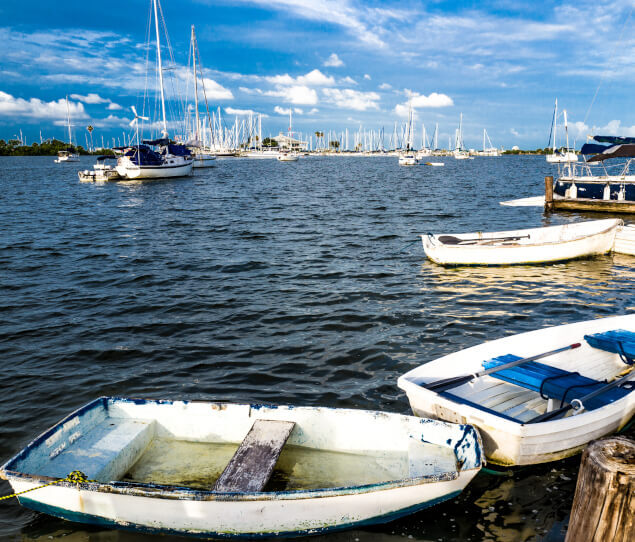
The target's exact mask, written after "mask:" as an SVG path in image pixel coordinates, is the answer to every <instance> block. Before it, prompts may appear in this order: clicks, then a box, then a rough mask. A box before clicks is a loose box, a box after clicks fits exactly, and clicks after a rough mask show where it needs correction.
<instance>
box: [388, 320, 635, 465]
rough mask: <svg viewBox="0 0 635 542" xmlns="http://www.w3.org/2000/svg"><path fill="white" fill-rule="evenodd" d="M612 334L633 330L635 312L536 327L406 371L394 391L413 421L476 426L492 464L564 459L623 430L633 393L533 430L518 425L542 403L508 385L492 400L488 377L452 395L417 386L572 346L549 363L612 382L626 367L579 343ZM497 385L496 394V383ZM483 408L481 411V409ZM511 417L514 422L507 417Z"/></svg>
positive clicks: (634, 406)
mask: <svg viewBox="0 0 635 542" xmlns="http://www.w3.org/2000/svg"><path fill="white" fill-rule="evenodd" d="M618 328H619V329H626V330H631V331H635V314H633V315H627V316H619V317H612V318H603V319H599V320H591V321H586V322H579V323H575V324H568V325H563V326H557V327H553V328H546V329H540V330H537V331H531V332H528V333H522V334H519V335H513V336H510V337H505V338H502V339H498V340H495V341H491V342H487V343H484V344H480V345H478V346H474V347H472V348H467V349H465V350H462V351H460V352H456V353H454V354H450V355H448V356H444V357H442V358H439V359H436V360H433V361H431V362H429V363H427V364H425V365H421V366H419V367H417V368H415V369H413V370H412V371H409V372H408V373H406V374H404V375H402V376H401V377H400V378H399V380H398V386H399V387H400V388H401V389H402V390H404V391H405V392H406V394H407V395H408V400H409V401H410V406H411V407H412V410H413V412H414V413H415V414H416V415H418V416H425V417H431V418H437V419H443V420H446V421H450V422H454V423H464V424H465V423H467V424H473V425H475V426H476V427H478V429H479V432H480V434H481V437H482V439H483V446H484V448H485V454H486V456H487V458H488V460H489V461H490V462H492V463H495V464H499V465H532V464H536V463H545V462H549V461H555V460H558V459H563V458H565V457H569V456H571V455H575V454H576V453H578V452H580V451H581V450H582V449H583V448H584V446H586V444H588V442H589V441H591V440H593V439H596V438H599V437H602V436H604V435H609V434H611V433H614V432H616V431H618V430H619V429H621V428H622V427H624V426H625V425H626V424H627V423H628V421H629V420H630V419H631V418H632V416H633V414H634V413H635V393H630V394H629V395H627V396H626V397H625V398H623V399H620V400H619V401H616V402H614V403H611V404H608V405H606V406H603V407H602V408H598V409H595V410H589V411H585V412H582V413H581V414H577V415H575V416H569V417H565V418H562V419H556V420H552V421H547V422H542V423H535V424H532V423H522V421H523V419H525V420H526V421H528V420H529V419H531V417H534V416H536V415H540V414H542V413H544V411H545V403H546V401H544V400H543V399H541V398H540V396H539V395H538V394H535V393H534V392H530V391H523V390H513V389H511V388H509V387H508V388H506V389H505V391H496V392H495V393H496V394H498V395H495V393H492V392H491V391H489V393H488V387H489V386H492V387H491V388H489V389H490V390H491V389H494V388H493V386H494V384H495V383H494V380H495V379H493V378H492V377H491V376H485V377H482V378H479V379H477V380H474V381H472V382H471V383H469V384H465V385H464V386H461V387H460V388H456V390H450V391H451V393H452V395H454V396H455V397H450V396H447V395H444V394H443V393H441V394H438V393H436V392H434V391H430V390H428V389H426V388H424V387H422V386H421V385H419V383H420V382H433V381H436V380H439V379H443V378H448V377H452V376H458V375H463V374H471V373H473V372H476V371H478V370H482V369H483V367H482V366H481V362H482V361H484V360H487V359H491V358H493V357H495V356H499V355H504V354H509V353H516V354H517V355H521V354H522V356H523V357H524V356H531V355H534V354H536V353H540V352H544V351H550V350H552V349H555V348H558V347H561V346H562V345H565V344H567V343H568V342H569V343H571V342H577V341H581V342H582V346H581V347H580V348H578V349H576V350H570V351H568V352H563V353H561V354H557V355H556V356H553V357H552V359H553V365H554V366H559V367H562V368H569V369H570V370H575V371H579V372H580V373H581V374H583V375H586V376H589V377H591V378H594V379H596V380H604V379H606V378H612V377H615V376H616V375H618V374H619V373H620V371H622V370H624V368H625V367H626V366H625V365H624V364H623V363H622V362H621V361H620V360H619V358H618V356H617V355H616V354H610V353H606V352H602V351H599V350H597V349H594V348H592V347H591V346H589V345H588V344H586V343H584V341H582V338H583V336H584V335H585V334H591V333H598V332H602V331H608V330H612V329H618ZM550 363H552V362H551V361H550ZM569 369H568V370H569ZM497 385H498V388H497V390H500V388H501V387H502V386H501V384H500V383H498V384H497ZM457 397H458V398H457ZM477 401H478V402H479V403H478V404H477ZM514 403H516V404H515V405H514ZM485 404H487V408H483V405H485ZM505 406H509V410H505V409H504V407H505ZM512 412H514V415H515V416H516V418H517V419H516V420H514V419H511V418H509V417H508V416H507V414H511V413H512ZM519 419H520V421H519Z"/></svg>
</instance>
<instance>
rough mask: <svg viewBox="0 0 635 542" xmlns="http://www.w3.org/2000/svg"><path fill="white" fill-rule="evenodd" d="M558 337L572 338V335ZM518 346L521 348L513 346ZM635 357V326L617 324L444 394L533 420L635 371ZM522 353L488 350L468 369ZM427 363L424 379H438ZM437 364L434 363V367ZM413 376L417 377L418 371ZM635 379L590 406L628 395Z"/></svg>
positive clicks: (499, 413)
mask: <svg viewBox="0 0 635 542" xmlns="http://www.w3.org/2000/svg"><path fill="white" fill-rule="evenodd" d="M579 338H580V339H581V338H582V337H579ZM568 339H569V340H571V339H572V337H568ZM558 340H560V341H561V344H562V343H563V342H564V343H565V344H566V341H567V337H561V338H559V339H558ZM554 348H555V346H554ZM512 349H513V350H516V351H518V350H517V348H515V347H513V346H512V347H511V348H510V350H512ZM541 349H544V350H545V351H549V350H550V345H546V346H541ZM458 354H462V353H458ZM634 358H635V333H634V332H632V331H627V330H623V329H615V330H608V331H604V332H600V333H595V334H587V335H584V339H583V342H582V344H581V346H580V348H577V349H574V350H568V351H565V352H561V353H559V354H554V355H553V356H549V357H548V358H545V359H541V360H540V361H530V362H527V363H523V364H521V365H518V366H516V367H512V368H509V369H503V370H501V371H499V372H496V373H492V374H489V375H485V376H482V377H480V378H476V379H473V380H471V381H470V382H468V383H465V384H462V385H461V386H457V387H455V388H452V389H448V390H446V391H442V392H440V395H442V396H444V397H447V398H448V399H450V400H452V401H454V402H458V403H461V404H466V405H469V406H473V407H475V408H477V409H479V410H481V411H485V412H489V413H491V414H494V415H496V416H499V417H502V418H505V419H508V420H510V421H514V422H519V423H531V422H532V421H534V420H535V419H536V418H538V417H539V416H541V415H543V414H545V413H547V412H551V411H553V410H555V409H558V408H561V407H563V406H565V405H569V404H571V401H573V400H574V399H580V398H582V397H584V396H586V395H588V394H591V393H592V392H594V391H597V390H599V389H600V388H603V387H604V386H605V385H606V384H607V382H610V381H611V380H614V379H615V378H617V377H620V376H622V375H625V374H628V373H630V371H631V370H632V369H633V360H634ZM520 359H522V357H521V356H519V355H514V354H505V355H498V356H491V357H486V356H484V357H483V359H482V360H481V361H480V363H479V366H473V367H470V368H468V369H467V370H466V373H467V374H469V372H470V370H474V371H482V370H483V369H490V368H492V367H496V366H499V365H502V364H504V363H509V362H511V361H515V360H520ZM448 362H449V360H448V361H446V363H448ZM425 368H426V366H423V369H424V371H423V372H422V373H421V374H420V375H419V384H420V385H425V383H429V382H433V381H435V380H437V378H431V377H429V376H424V373H425V372H426V371H425ZM433 370H434V367H433V366H432V364H430V367H428V371H429V372H432V371H433ZM411 378H412V379H413V380H414V379H415V378H416V375H413V376H412V377H411ZM633 384H635V382H627V383H625V384H623V385H621V386H619V387H614V388H611V389H609V390H607V391H605V392H603V393H601V394H599V395H598V396H596V397H593V398H590V399H588V400H587V401H584V409H585V410H587V411H588V410H594V409H597V408H600V407H602V406H605V405H608V404H610V403H613V402H615V401H618V400H620V399H622V398H623V397H625V396H627V395H628V394H629V393H630V392H631V391H632V389H633ZM572 414H573V413H572V411H569V412H568V413H566V415H567V416H570V415H572Z"/></svg>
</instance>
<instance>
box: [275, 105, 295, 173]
mask: <svg viewBox="0 0 635 542" xmlns="http://www.w3.org/2000/svg"><path fill="white" fill-rule="evenodd" d="M291 115H292V109H291V108H289V136H288V137H289V150H286V151H283V152H281V153H280V154H279V155H278V160H279V161H280V162H297V161H298V153H297V152H294V151H293V150H292V147H293V144H292V143H291V141H292V134H293V132H292V131H291Z"/></svg>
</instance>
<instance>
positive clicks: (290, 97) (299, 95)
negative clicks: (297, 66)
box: [264, 85, 328, 105]
mask: <svg viewBox="0 0 635 542" xmlns="http://www.w3.org/2000/svg"><path fill="white" fill-rule="evenodd" d="M324 90H328V89H324ZM264 94H265V95H266V96H275V97H277V98H283V99H284V100H285V101H286V102H289V103H292V104H295V105H315V104H316V103H317V102H318V95H317V92H315V90H314V89H312V88H309V87H307V86H304V85H294V86H292V87H279V88H278V90H269V91H267V92H265V93H264Z"/></svg>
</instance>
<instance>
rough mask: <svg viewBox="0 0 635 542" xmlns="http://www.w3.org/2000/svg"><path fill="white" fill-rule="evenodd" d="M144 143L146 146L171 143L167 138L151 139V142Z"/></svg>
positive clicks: (145, 141)
mask: <svg viewBox="0 0 635 542" xmlns="http://www.w3.org/2000/svg"><path fill="white" fill-rule="evenodd" d="M143 143H144V144H145V145H169V144H170V143H171V141H170V140H169V139H168V138H167V137H162V138H160V139H150V140H145V139H144V140H143Z"/></svg>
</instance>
